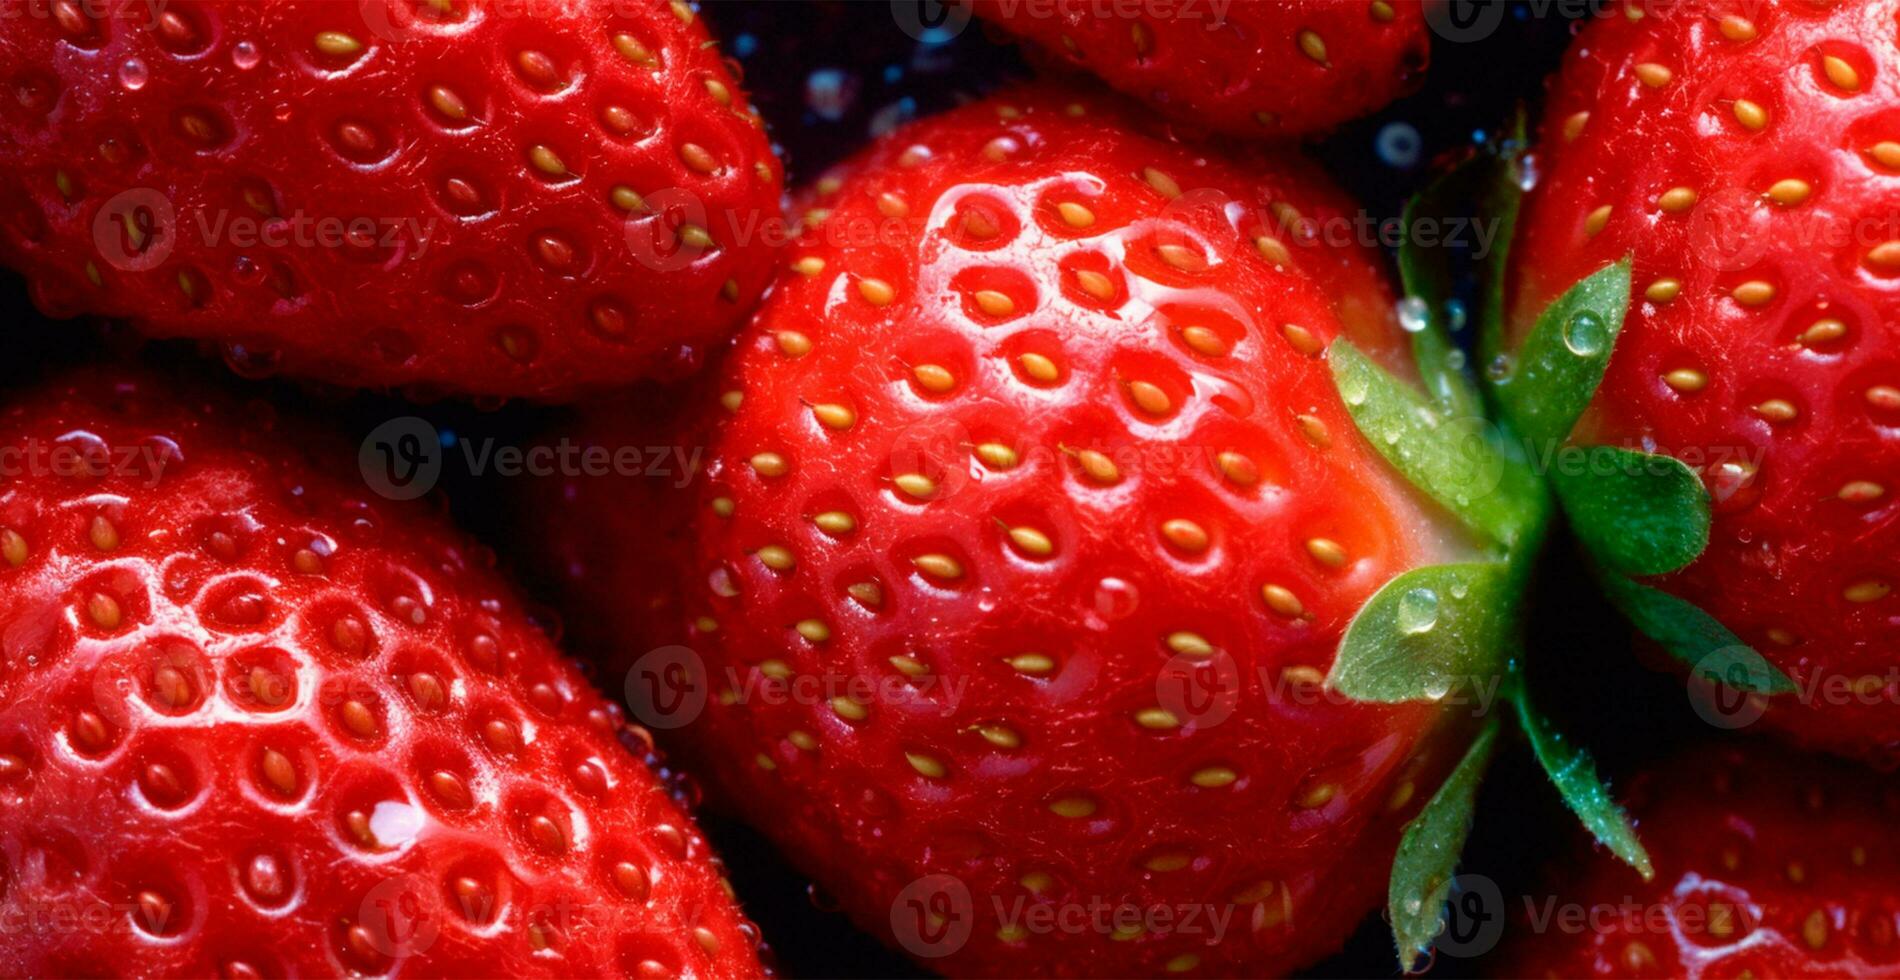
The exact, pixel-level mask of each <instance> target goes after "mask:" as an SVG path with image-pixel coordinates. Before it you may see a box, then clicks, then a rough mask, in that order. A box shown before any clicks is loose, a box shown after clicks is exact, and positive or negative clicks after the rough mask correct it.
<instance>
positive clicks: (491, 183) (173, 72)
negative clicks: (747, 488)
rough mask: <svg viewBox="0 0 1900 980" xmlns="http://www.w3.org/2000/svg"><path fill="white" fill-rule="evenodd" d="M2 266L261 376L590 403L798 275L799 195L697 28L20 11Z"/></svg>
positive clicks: (627, 20) (522, 11) (315, 6)
mask: <svg viewBox="0 0 1900 980" xmlns="http://www.w3.org/2000/svg"><path fill="white" fill-rule="evenodd" d="M0 18H3V19H5V20H6V22H7V25H8V28H7V31H6V33H5V35H4V36H0V80H4V82H5V84H6V86H7V93H8V96H9V97H8V98H6V99H5V100H0V145H5V146H6V147H7V151H6V152H7V157H8V164H9V166H8V167H7V168H6V170H5V173H4V175H0V262H4V263H5V264H7V265H11V266H13V267H15V268H17V269H19V270H20V271H22V272H24V273H25V274H26V275H27V276H28V277H29V279H30V280H31V283H32V286H33V290H34V295H35V297H36V300H37V302H38V303H39V305H40V306H41V308H42V309H45V310H46V311H48V312H50V313H54V314H57V315H71V314H75V313H93V314H101V315H106V316H114V317H126V318H130V319H132V320H134V321H136V322H137V323H138V325H139V326H140V327H141V328H142V329H144V330H146V331H148V332H150V333H152V334H154V335H159V336H168V337H191V338H197V339H199V340H203V341H208V342H211V343H213V344H216V345H218V346H220V347H221V348H222V350H223V351H224V353H225V355H226V357H227V359H228V360H230V361H231V362H232V365H233V366H234V367H237V368H238V369H240V370H242V371H244V372H246V373H266V372H272V371H281V372H283V373H286V374H294V375H300V376H308V377H314V378H319V379H324V380H328V381H333V382H341V383H344V384H351V385H368V386H379V387H380V386H393V385H402V386H416V387H418V388H423V389H427V390H432V391H437V390H446V391H451V392H457V393H464V394H472V395H482V396H519V397H530V398H537V399H564V398H568V397H571V396H573V395H575V394H577V393H579V392H582V391H585V390H588V389H597V388H603V387H607V386H610V385H616V384H621V383H624V382H626V381H628V380H630V379H634V378H639V377H648V376H670V375H673V374H677V373H680V372H681V371H683V370H685V369H688V368H691V367H693V366H694V365H696V364H697V363H698V359H699V358H700V357H701V356H702V354H703V352H704V351H705V349H706V348H707V347H709V346H710V345H712V344H714V343H716V342H717V341H719V340H720V339H721V338H722V337H724V336H725V335H726V334H728V333H729V332H730V330H731V329H732V328H733V327H735V326H736V325H737V324H738V323H739V321H740V319H741V318H742V317H743V315H744V314H745V312H746V311H747V310H748V309H749V307H750V305H751V303H752V301H753V300H754V298H756V296H757V295H758V293H759V291H760V290H761V289H762V288H763V287H764V285H765V282H766V279H767V278H768V277H769V275H770V269H771V266H772V259H771V256H772V254H773V246H774V244H775V242H774V238H773V230H772V227H771V224H770V222H771V221H772V220H773V219H775V217H776V215H777V213H778V197H779V194H780V190H781V182H782V174H781V171H780V168H779V165H778V163H777V161H776V160H775V159H774V158H773V156H772V153H771V150H770V148H769V146H768V145H767V142H766V140H765V137H764V135H763V133H762V132H761V131H760V125H761V124H760V122H759V120H758V118H757V116H756V115H755V114H754V113H752V112H751V111H750V110H749V109H748V107H747V104H746V100H745V96H744V94H743V93H742V92H741V91H740V90H739V87H738V85H737V84H736V82H735V81H734V79H733V78H732V76H731V75H730V74H729V73H728V71H727V69H726V67H725V66H724V64H723V63H722V62H721V60H720V58H719V57H718V54H717V52H716V51H715V50H714V49H713V48H712V46H711V42H710V39H709V38H708V36H707V34H706V31H705V29H704V28H703V27H702V26H701V25H700V24H699V23H698V21H697V18H696V15H695V14H694V12H693V10H692V8H691V7H690V6H689V5H688V4H686V3H684V2H681V0H673V2H671V3H665V2H660V0H641V2H621V0H585V2H579V3H574V4H542V3H538V2H530V3H527V4H520V3H492V4H491V3H488V2H485V0H452V2H451V0H441V2H431V3H427V4H411V3H407V2H403V0H364V2H361V3H335V2H305V3H281V4H256V3H238V4H227V3H206V2H183V3H168V4H164V5H163V6H162V7H154V6H147V5H139V4H89V3H84V2H80V0H50V2H47V0H6V2H5V4H4V6H3V7H0Z"/></svg>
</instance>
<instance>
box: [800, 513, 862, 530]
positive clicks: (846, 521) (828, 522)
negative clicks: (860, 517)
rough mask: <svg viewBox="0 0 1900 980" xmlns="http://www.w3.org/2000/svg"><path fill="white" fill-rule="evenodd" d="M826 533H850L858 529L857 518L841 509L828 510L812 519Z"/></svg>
mask: <svg viewBox="0 0 1900 980" xmlns="http://www.w3.org/2000/svg"><path fill="white" fill-rule="evenodd" d="M811 522H812V523H813V524H816V525H818V530H820V531H823V532H825V533H826V534H850V533H851V532H852V531H855V530H857V529H858V521H857V518H854V517H852V516H851V515H850V514H847V513H845V512H844V511H841V510H828V511H825V512H824V513H822V514H819V515H818V516H816V517H814V518H812V519H811Z"/></svg>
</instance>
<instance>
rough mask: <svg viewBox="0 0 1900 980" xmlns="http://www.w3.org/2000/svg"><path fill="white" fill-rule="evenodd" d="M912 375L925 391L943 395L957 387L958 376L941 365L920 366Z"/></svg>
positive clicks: (915, 368) (913, 370)
mask: <svg viewBox="0 0 1900 980" xmlns="http://www.w3.org/2000/svg"><path fill="white" fill-rule="evenodd" d="M910 373H911V375H912V376H913V377H915V378H916V379H917V383H918V384H919V385H922V386H923V388H924V390H925V391H934V392H937V393H939V394H941V393H942V392H946V391H949V390H950V389H952V388H954V387H956V386H957V376H956V375H954V374H951V373H950V370H949V369H948V368H945V367H944V366H942V365H940V364H919V365H917V366H916V367H914V368H912V369H911V372H910Z"/></svg>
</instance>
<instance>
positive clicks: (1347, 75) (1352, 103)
mask: <svg viewBox="0 0 1900 980" xmlns="http://www.w3.org/2000/svg"><path fill="white" fill-rule="evenodd" d="M974 8H975V10H976V12H977V14H979V15H980V16H982V17H984V18H986V19H988V20H990V21H991V22H993V23H995V24H997V25H999V26H1001V27H1002V28H1003V29H1004V30H1006V31H1009V32H1010V33H1012V34H1015V35H1017V36H1018V37H1021V38H1023V39H1024V40H1027V41H1032V42H1035V43H1036V44H1038V45H1040V46H1041V47H1042V48H1043V49H1044V50H1046V51H1047V52H1048V53H1049V55H1050V57H1052V58H1060V59H1061V60H1062V61H1064V62H1066V63H1068V64H1073V65H1076V66H1079V67H1081V68H1083V69H1086V70H1087V71H1089V72H1092V73H1094V74H1095V75H1097V76H1100V77H1101V78H1102V80H1104V81H1106V82H1107V83H1108V84H1109V85H1111V86H1113V87H1115V88H1116V89H1118V90H1120V91H1122V92H1125V93H1127V94H1129V95H1132V96H1135V97H1137V98H1140V99H1143V100H1145V101H1146V102H1147V103H1148V104H1149V105H1151V106H1153V107H1154V108H1155V109H1157V110H1159V111H1160V112H1162V113H1163V114H1164V115H1167V116H1169V117H1172V118H1176V119H1179V120H1181V121H1184V122H1188V123H1192V124H1194V125H1197V126H1205V127H1208V128H1210V129H1214V130H1218V131H1220V132H1225V133H1231V134H1234V135H1237V136H1251V137H1260V136H1303V135H1307V134H1311V133H1315V132H1320V131H1323V130H1326V129H1330V128H1332V127H1334V126H1336V125H1338V124H1340V123H1342V122H1345V121H1347V120H1349V119H1355V118H1357V117H1359V116H1363V115H1365V114H1367V113H1370V112H1372V111H1374V110H1376V109H1378V108H1380V107H1381V106H1384V105H1385V104H1386V103H1388V102H1391V101H1392V100H1393V99H1396V98H1398V97H1399V96H1401V95H1404V94H1405V93H1406V92H1407V91H1408V90H1409V89H1410V88H1411V86H1412V85H1413V84H1414V83H1415V82H1417V81H1418V80H1419V79H1421V78H1422V77H1423V76H1424V71H1425V66H1426V64H1427V63H1428V62H1429V61H1430V58H1431V42H1430V35H1429V33H1428V31H1427V29H1426V23H1425V12H1424V11H1425V8H1424V5H1423V3H1421V2H1419V0H1391V2H1388V0H1372V2H1360V0H1274V2H1272V3H1255V2H1243V3H1236V4H1232V5H1231V6H1227V7H1221V6H1218V5H1215V4H1195V3H1191V2H1190V3H1183V4H1181V5H1179V7H1178V8H1171V9H1165V10H1164V9H1162V8H1158V7H1155V8H1147V9H1144V10H1143V11H1142V12H1141V14H1140V15H1139V16H1135V17H1128V16H1124V15H1122V14H1120V13H1118V12H1113V11H1109V10H1107V9H1105V8H1104V7H1103V6H1099V5H1095V6H1092V5H1090V4H1086V3H1051V2H1049V0H975V3H974Z"/></svg>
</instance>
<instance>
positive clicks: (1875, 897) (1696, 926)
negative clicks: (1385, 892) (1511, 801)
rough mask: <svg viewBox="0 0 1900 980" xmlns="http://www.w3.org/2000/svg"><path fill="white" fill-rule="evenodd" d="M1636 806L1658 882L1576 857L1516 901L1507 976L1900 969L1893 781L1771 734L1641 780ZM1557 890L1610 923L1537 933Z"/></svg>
mask: <svg viewBox="0 0 1900 980" xmlns="http://www.w3.org/2000/svg"><path fill="white" fill-rule="evenodd" d="M1629 802H1630V807H1631V811H1632V813H1633V815H1635V816H1636V817H1637V819H1638V820H1639V821H1641V826H1642V833H1643V843H1644V844H1645V845H1646V846H1647V847H1648V849H1649V854H1650V856H1651V857H1652V858H1653V859H1654V860H1655V862H1656V877H1655V880H1653V881H1650V882H1647V883H1646V882H1644V881H1642V880H1641V879H1640V878H1638V877H1637V876H1636V874H1635V873H1633V872H1632V871H1630V869H1629V868H1627V867H1625V866H1623V865H1621V864H1619V863H1617V862H1616V861H1614V860H1613V859H1611V858H1610V857H1608V856H1607V855H1605V854H1603V853H1602V852H1601V851H1585V852H1583V853H1579V854H1577V855H1575V856H1574V857H1573V858H1572V859H1571V860H1570V861H1569V862H1568V863H1566V864H1563V865H1561V866H1560V867H1557V868H1555V869H1553V873H1552V874H1550V875H1549V876H1548V880H1549V882H1550V883H1551V884H1552V885H1553V886H1554V887H1553V888H1552V889H1551V890H1550V891H1548V892H1543V893H1540V894H1538V895H1534V896H1532V904H1533V906H1534V907H1533V908H1532V909H1529V910H1527V909H1526V908H1524V907H1521V906H1520V907H1519V908H1517V909H1515V910H1513V914H1514V915H1515V916H1517V918H1515V919H1513V920H1512V923H1511V928H1510V930H1509V932H1508V933H1507V934H1508V935H1510V936H1512V937H1514V941H1513V942H1512V944H1511V945H1509V946H1507V947H1506V948H1505V949H1504V950H1502V951H1500V958H1499V959H1498V960H1497V961H1496V962H1495V963H1494V964H1493V966H1494V967H1501V968H1500V969H1497V970H1496V972H1494V973H1493V975H1494V976H1508V977H1565V978H1579V977H1682V978H1691V980H1694V978H1704V977H1707V978H1715V977H1745V976H1755V977H1894V976H1900V938H1896V927H1900V891H1896V888H1895V882H1897V881H1900V850H1896V849H1895V847H1894V838H1893V825H1894V821H1895V820H1896V819H1900V785H1896V784H1895V782H1894V781H1893V779H1892V778H1891V777H1878V778H1872V779H1870V778H1868V775H1867V773H1866V772H1865V770H1863V769H1860V768H1858V767H1856V766H1855V765H1854V764H1852V763H1847V762H1841V761H1835V760H1830V759H1816V758H1812V757H1807V756H1802V755H1800V754H1797V753H1795V752H1792V751H1790V750H1788V749H1785V748H1781V747H1778V746H1775V745H1771V744H1766V743H1762V742H1760V741H1759V740H1752V741H1746V742H1742V743H1739V744H1738V743H1728V744H1721V745H1716V744H1707V743H1705V744H1701V745H1698V746H1694V747H1692V748H1690V749H1688V750H1685V751H1681V752H1678V753H1677V754H1676V755H1675V757H1673V758H1671V759H1666V760H1664V761H1662V762H1661V763H1659V764H1657V765H1655V766H1653V767H1652V768H1651V769H1649V770H1648V771H1646V772H1643V773H1641V774H1639V775H1638V776H1637V777H1636V778H1635V779H1633V780H1631V781H1630V801H1629ZM1552 898H1554V899H1555V902H1556V905H1555V908H1556V909H1558V910H1561V909H1564V908H1566V907H1570V908H1573V909H1578V910H1583V909H1588V910H1591V912H1592V915H1591V918H1590V920H1588V921H1591V922H1594V923H1596V925H1597V926H1599V927H1600V928H1587V927H1586V928H1578V927H1577V923H1575V922H1574V920H1573V921H1572V923H1571V924H1570V925H1569V926H1568V927H1565V925H1564V924H1563V920H1561V919H1560V918H1557V917H1553V918H1552V919H1551V924H1550V925H1548V926H1546V927H1544V928H1543V930H1542V931H1541V932H1540V931H1536V927H1535V926H1534V925H1533V921H1534V920H1531V919H1530V918H1529V916H1531V915H1543V914H1546V913H1547V912H1548V911H1549V908H1547V903H1549V902H1550V900H1551V899H1552ZM1558 914H1559V915H1561V914H1562V913H1561V911H1560V912H1559V913H1558ZM1575 914H1576V912H1574V911H1573V912H1572V913H1571V915H1572V916H1574V915H1575Z"/></svg>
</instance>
